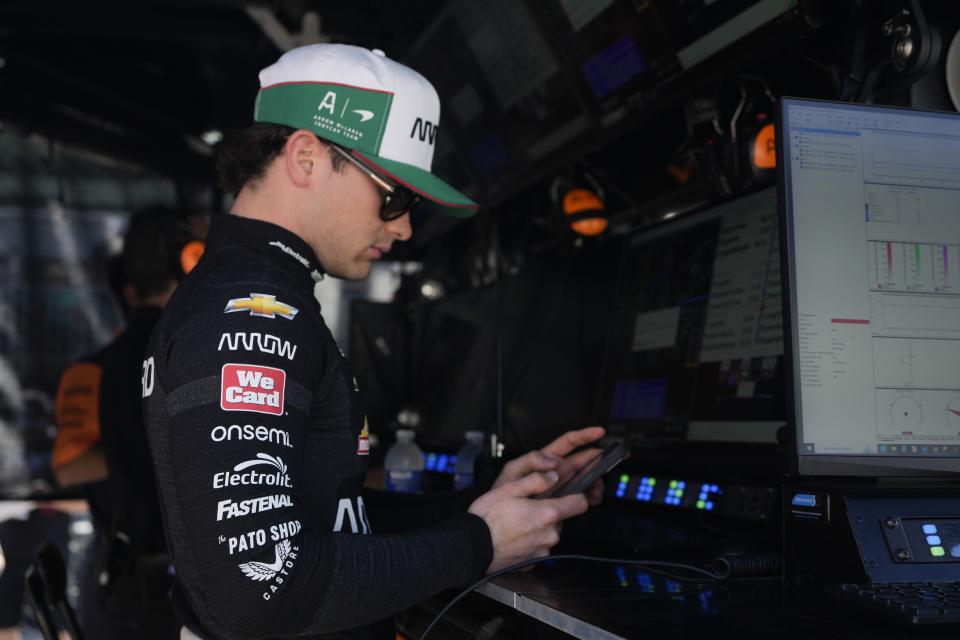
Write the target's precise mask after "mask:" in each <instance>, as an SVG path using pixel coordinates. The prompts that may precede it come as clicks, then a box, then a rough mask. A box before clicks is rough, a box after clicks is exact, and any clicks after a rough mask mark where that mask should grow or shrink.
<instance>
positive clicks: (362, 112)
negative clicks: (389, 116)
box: [353, 109, 373, 122]
mask: <svg viewBox="0 0 960 640" xmlns="http://www.w3.org/2000/svg"><path fill="white" fill-rule="evenodd" d="M353 112H354V113H356V114H357V115H359V116H360V122H366V121H367V120H369V119H370V118H372V117H373V111H367V110H366V109H354V110H353Z"/></svg>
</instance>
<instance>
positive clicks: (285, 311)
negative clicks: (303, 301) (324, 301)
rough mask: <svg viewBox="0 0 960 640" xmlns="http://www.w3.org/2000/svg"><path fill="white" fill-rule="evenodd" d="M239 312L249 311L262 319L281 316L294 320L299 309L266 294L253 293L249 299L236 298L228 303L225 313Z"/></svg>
mask: <svg viewBox="0 0 960 640" xmlns="http://www.w3.org/2000/svg"><path fill="white" fill-rule="evenodd" d="M237 311H249V312H250V315H252V316H258V317H260V318H276V317H277V316H280V317H282V318H286V319H287V320H293V316H295V315H297V308H296V307H291V306H290V305H288V304H285V303H283V302H280V301H279V300H277V297H276V296H270V295H267V294H265V293H251V294H250V297H249V298H234V299H232V300H231V301H230V302H228V303H227V308H226V309H224V310H223V312H224V313H235V312H237Z"/></svg>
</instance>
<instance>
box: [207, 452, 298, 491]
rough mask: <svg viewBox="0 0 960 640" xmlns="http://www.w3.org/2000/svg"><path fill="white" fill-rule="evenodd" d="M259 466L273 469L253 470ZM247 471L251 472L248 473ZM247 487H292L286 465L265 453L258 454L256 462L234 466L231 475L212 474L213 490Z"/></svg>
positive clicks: (251, 461)
mask: <svg viewBox="0 0 960 640" xmlns="http://www.w3.org/2000/svg"><path fill="white" fill-rule="evenodd" d="M260 466H266V467H273V469H271V470H268V471H262V470H260V469H256V468H253V467H260ZM248 469H251V470H250V471H248ZM247 485H265V486H270V487H287V488H288V489H289V488H292V487H293V484H292V483H291V482H290V476H289V475H287V465H286V464H284V462H283V460H282V459H281V458H280V457H279V456H271V455H269V454H266V453H258V454H257V458H256V460H247V461H246V462H241V463H240V464H238V465H236V466H235V467H234V468H233V473H231V472H229V471H221V472H220V473H215V474H213V488H214V489H223V488H224V487H236V486H247Z"/></svg>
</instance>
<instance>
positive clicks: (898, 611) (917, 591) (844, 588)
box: [827, 582, 960, 626]
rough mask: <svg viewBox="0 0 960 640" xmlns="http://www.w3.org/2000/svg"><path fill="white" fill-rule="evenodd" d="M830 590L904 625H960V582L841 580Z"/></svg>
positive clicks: (839, 596) (876, 613)
mask: <svg viewBox="0 0 960 640" xmlns="http://www.w3.org/2000/svg"><path fill="white" fill-rule="evenodd" d="M827 593H830V594H831V595H833V596H835V597H837V598H839V599H840V600H842V601H844V602H846V603H848V604H851V605H854V606H855V607H857V608H858V609H860V610H861V611H864V612H871V613H873V614H875V615H878V616H882V617H884V618H887V619H890V620H893V621H895V622H900V623H902V624H905V625H923V626H926V625H945V624H950V625H960V582H888V583H876V584H840V585H836V586H832V587H827Z"/></svg>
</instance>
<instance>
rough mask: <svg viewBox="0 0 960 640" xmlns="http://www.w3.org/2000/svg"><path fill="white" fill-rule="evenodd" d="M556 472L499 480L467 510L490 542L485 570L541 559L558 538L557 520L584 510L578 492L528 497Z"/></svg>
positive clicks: (548, 483)
mask: <svg viewBox="0 0 960 640" xmlns="http://www.w3.org/2000/svg"><path fill="white" fill-rule="evenodd" d="M558 478H559V476H558V474H557V472H556V471H552V470H551V471H546V472H543V473H540V472H533V473H527V474H526V475H524V476H523V477H522V478H520V479H518V480H511V481H507V482H502V483H499V486H497V487H496V488H494V489H491V490H490V491H488V492H487V493H485V494H483V495H482V496H480V497H479V498H477V499H476V500H475V501H474V502H473V504H471V505H470V508H469V509H468V511H469V512H470V513H472V514H474V515H477V516H480V517H481V518H483V520H484V522H486V523H487V527H489V529H490V538H491V539H492V541H493V561H492V562H491V563H490V566H489V567H488V568H487V572H488V573H492V572H494V571H497V570H498V569H503V568H504V567H507V566H510V565H512V564H516V563H518V562H523V561H524V560H529V559H531V558H541V557H543V556H545V555H547V554H548V553H549V552H550V549H551V547H553V545H555V544H557V542H558V541H559V540H560V523H561V522H563V521H564V520H566V519H567V518H571V517H573V516H576V515H580V514H581V513H583V512H584V511H586V510H587V507H588V504H587V497H586V496H585V495H583V494H582V493H578V494H574V495H570V496H564V497H563V498H549V499H544V500H535V499H532V497H533V496H535V495H537V494H541V493H543V492H545V491H547V490H549V489H550V488H551V487H553V486H554V485H555V484H556V483H557V481H558Z"/></svg>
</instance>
